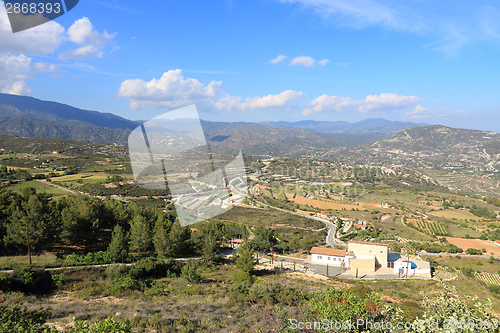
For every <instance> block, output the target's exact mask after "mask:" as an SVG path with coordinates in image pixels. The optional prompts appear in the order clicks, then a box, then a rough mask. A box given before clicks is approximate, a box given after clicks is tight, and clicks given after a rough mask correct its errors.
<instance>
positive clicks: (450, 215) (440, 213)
mask: <svg viewBox="0 0 500 333" xmlns="http://www.w3.org/2000/svg"><path fill="white" fill-rule="evenodd" d="M428 214H429V215H432V216H435V217H444V218H446V219H449V220H451V219H456V220H463V221H465V220H476V221H483V220H484V219H483V218H482V217H478V216H475V215H473V214H471V213H470V212H469V211H468V210H465V209H443V210H437V211H429V212H428Z"/></svg>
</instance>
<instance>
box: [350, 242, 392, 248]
mask: <svg viewBox="0 0 500 333" xmlns="http://www.w3.org/2000/svg"><path fill="white" fill-rule="evenodd" d="M347 244H366V245H375V246H387V247H389V244H383V243H371V242H359V241H348V242H347Z"/></svg>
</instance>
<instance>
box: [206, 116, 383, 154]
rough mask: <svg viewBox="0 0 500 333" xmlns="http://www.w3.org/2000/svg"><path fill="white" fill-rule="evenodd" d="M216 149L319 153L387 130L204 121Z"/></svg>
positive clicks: (380, 135) (252, 151)
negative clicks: (343, 131)
mask: <svg viewBox="0 0 500 333" xmlns="http://www.w3.org/2000/svg"><path fill="white" fill-rule="evenodd" d="M202 126H203V130H204V132H205V136H206V138H207V141H208V143H209V144H210V147H211V149H212V151H213V152H235V151H238V150H240V149H241V150H242V151H243V153H245V154H248V155H254V156H290V157H299V156H317V155H318V154H322V153H325V152H327V151H328V150H329V149H331V147H346V146H355V145H360V144H364V143H368V142H372V141H374V140H376V139H378V138H381V137H385V135H383V134H378V133H370V134H333V133H319V132H316V131H312V130H306V129H302V128H285V127H271V126H264V125H261V124H251V123H217V122H209V121H202Z"/></svg>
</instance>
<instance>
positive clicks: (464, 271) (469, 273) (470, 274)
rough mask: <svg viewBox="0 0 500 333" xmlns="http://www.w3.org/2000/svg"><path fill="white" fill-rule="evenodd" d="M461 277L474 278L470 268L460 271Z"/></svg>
mask: <svg viewBox="0 0 500 333" xmlns="http://www.w3.org/2000/svg"><path fill="white" fill-rule="evenodd" d="M461 271H462V273H463V275H465V276H467V277H469V278H473V277H474V270H473V269H472V268H470V267H464V268H462V269H461Z"/></svg>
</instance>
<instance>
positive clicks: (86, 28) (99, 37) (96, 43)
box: [59, 17, 116, 59]
mask: <svg viewBox="0 0 500 333" xmlns="http://www.w3.org/2000/svg"><path fill="white" fill-rule="evenodd" d="M67 36H68V40H69V41H71V42H73V43H76V44H78V45H81V47H79V48H76V49H72V50H68V51H65V52H63V53H61V54H60V55H59V58H61V59H70V58H74V59H89V58H102V56H103V51H102V50H103V49H104V47H105V46H106V45H107V44H108V43H109V42H110V41H111V40H112V39H113V38H114V37H115V36H116V33H112V34H110V33H108V32H107V31H106V30H104V32H103V33H100V32H98V31H97V30H96V29H95V27H94V26H93V24H92V23H91V22H90V20H89V19H88V18H87V17H83V18H81V19H79V20H77V21H75V23H73V25H72V26H71V27H69V29H68V32H67Z"/></svg>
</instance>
